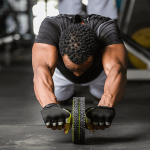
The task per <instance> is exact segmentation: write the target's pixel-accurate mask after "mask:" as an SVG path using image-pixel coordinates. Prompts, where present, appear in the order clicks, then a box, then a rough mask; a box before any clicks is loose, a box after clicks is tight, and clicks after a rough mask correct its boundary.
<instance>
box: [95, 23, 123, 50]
mask: <svg viewBox="0 0 150 150" xmlns="http://www.w3.org/2000/svg"><path fill="white" fill-rule="evenodd" d="M97 35H98V38H99V42H100V43H101V44H102V46H103V47H105V46H108V45H112V44H123V40H122V38H121V36H120V30H119V27H118V25H117V23H116V22H115V21H113V20H109V21H107V22H105V23H102V24H101V25H100V26H99V27H98V29H97Z"/></svg>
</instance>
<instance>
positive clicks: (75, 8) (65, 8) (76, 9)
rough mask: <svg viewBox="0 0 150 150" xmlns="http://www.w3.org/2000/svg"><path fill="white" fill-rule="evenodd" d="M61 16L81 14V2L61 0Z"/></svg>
mask: <svg viewBox="0 0 150 150" xmlns="http://www.w3.org/2000/svg"><path fill="white" fill-rule="evenodd" d="M58 9H59V14H69V15H73V14H80V13H81V12H82V2H81V0H59V1H58Z"/></svg>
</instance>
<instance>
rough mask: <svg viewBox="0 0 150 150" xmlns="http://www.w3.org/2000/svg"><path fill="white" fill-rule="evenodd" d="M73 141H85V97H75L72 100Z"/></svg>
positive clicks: (77, 142) (79, 142) (76, 142)
mask: <svg viewBox="0 0 150 150" xmlns="http://www.w3.org/2000/svg"><path fill="white" fill-rule="evenodd" d="M72 141H74V144H84V143H85V98H84V97H73V102H72Z"/></svg>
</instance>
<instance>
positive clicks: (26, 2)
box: [0, 0, 150, 73]
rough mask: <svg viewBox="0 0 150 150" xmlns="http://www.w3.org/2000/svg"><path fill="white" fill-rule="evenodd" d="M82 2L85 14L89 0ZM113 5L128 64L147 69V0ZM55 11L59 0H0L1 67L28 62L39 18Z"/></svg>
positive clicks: (149, 0) (149, 40)
mask: <svg viewBox="0 0 150 150" xmlns="http://www.w3.org/2000/svg"><path fill="white" fill-rule="evenodd" d="M82 5H83V7H82V8H83V11H82V14H86V13H87V11H86V6H87V5H88V0H82ZM116 6H117V9H118V15H119V17H118V20H117V22H118V25H119V27H120V29H121V32H122V37H123V39H124V41H125V43H126V48H127V50H128V57H129V63H128V68H132V69H146V70H147V69H150V61H149V60H150V17H149V15H150V0H142V1H141V0H136V1H135V0H132V1H130V0H116ZM58 14H59V10H58V0H0V68H1V69H2V68H3V67H6V66H13V65H31V54H32V51H31V49H32V45H33V43H34V39H35V36H36V35H37V34H38V30H39V27H40V24H41V22H42V20H43V19H44V18H45V17H46V16H56V15H58ZM129 44H130V45H131V46H132V47H133V48H131V46H130V45H129ZM129 49H132V50H129ZM133 49H134V50H133ZM144 73H145V72H144Z"/></svg>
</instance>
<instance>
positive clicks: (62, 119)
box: [41, 103, 71, 134]
mask: <svg viewBox="0 0 150 150" xmlns="http://www.w3.org/2000/svg"><path fill="white" fill-rule="evenodd" d="M41 114H42V117H43V120H44V122H45V124H46V127H47V128H51V129H52V130H56V129H57V130H61V129H62V128H63V129H64V132H65V134H67V133H68V131H69V129H71V113H70V111H69V110H67V109H64V108H61V107H60V106H59V105H58V104H54V103H52V104H48V105H46V106H45V107H44V108H43V110H42V111H41Z"/></svg>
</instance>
